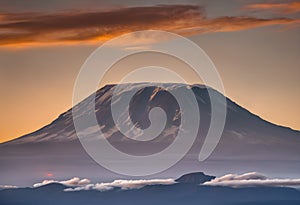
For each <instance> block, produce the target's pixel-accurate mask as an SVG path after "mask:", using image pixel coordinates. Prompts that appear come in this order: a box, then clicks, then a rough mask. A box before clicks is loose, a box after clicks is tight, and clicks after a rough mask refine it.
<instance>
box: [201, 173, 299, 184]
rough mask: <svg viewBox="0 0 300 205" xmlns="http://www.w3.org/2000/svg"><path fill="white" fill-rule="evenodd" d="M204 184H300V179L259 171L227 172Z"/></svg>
mask: <svg viewBox="0 0 300 205" xmlns="http://www.w3.org/2000/svg"><path fill="white" fill-rule="evenodd" d="M204 185H211V186H230V187H254V186H300V179H271V178H267V177H266V176H264V175H262V174H259V173H257V172H250V173H246V174H242V175H237V174H227V175H225V176H222V177H218V178H215V179H213V180H211V181H209V182H205V183H204Z"/></svg>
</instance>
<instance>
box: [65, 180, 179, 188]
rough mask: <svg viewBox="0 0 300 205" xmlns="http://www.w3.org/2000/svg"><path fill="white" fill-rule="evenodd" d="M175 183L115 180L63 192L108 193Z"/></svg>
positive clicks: (171, 181)
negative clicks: (116, 189) (86, 191)
mask: <svg viewBox="0 0 300 205" xmlns="http://www.w3.org/2000/svg"><path fill="white" fill-rule="evenodd" d="M174 183H176V182H175V180H174V179H150V180H145V179H140V180H115V181H113V182H109V183H96V184H88V185H85V186H80V187H75V188H67V189H65V191H80V190H98V191H108V190H111V189H114V188H121V189H122V190H127V189H139V188H142V187H144V186H147V185H159V184H164V185H168V184H174Z"/></svg>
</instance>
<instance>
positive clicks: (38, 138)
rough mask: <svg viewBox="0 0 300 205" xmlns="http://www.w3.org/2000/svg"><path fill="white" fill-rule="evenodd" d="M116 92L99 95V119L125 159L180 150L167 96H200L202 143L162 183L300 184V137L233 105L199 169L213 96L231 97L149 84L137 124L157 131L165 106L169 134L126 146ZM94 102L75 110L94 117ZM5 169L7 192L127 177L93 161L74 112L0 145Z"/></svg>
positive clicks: (138, 101) (138, 100) (135, 111)
mask: <svg viewBox="0 0 300 205" xmlns="http://www.w3.org/2000/svg"><path fill="white" fill-rule="evenodd" d="M140 85H141V84H123V85H122V86H123V87H124V89H123V91H122V92H121V93H119V94H118V95H117V96H116V100H122V97H123V94H124V93H126V92H127V91H130V90H133V89H136V87H137V86H140ZM115 87H116V85H106V86H104V87H102V88H101V89H99V90H98V91H97V92H96V95H95V114H96V117H97V121H98V123H99V127H100V128H101V130H102V132H103V133H104V134H105V137H106V138H107V140H108V141H109V142H110V143H111V144H112V145H113V146H114V147H116V148H118V149H119V150H120V151H123V152H126V153H129V154H134V155H149V154H153V153H157V152H159V151H161V150H163V149H164V148H166V147H168V146H169V145H170V144H171V143H172V142H173V140H174V137H175V136H176V133H177V132H178V129H179V127H178V126H179V125H180V116H179V115H178V110H180V109H179V105H178V103H177V102H176V100H175V99H174V97H173V96H172V95H171V94H170V93H169V92H168V91H170V90H173V91H176V90H177V89H187V90H191V91H192V92H193V93H194V94H195V96H196V100H197V102H198V106H199V110H200V120H201V121H200V126H199V132H198V136H197V139H196V141H195V143H194V145H193V146H192V148H191V149H190V150H189V152H188V154H187V155H186V156H185V157H184V158H183V159H182V160H181V161H180V162H179V163H178V164H176V165H174V166H173V167H171V168H170V169H168V170H166V171H165V172H162V173H159V174H157V176H158V177H169V176H176V175H177V176H178V175H181V174H182V173H187V172H193V171H198V170H203V171H205V172H209V173H212V174H214V175H221V174H224V173H228V172H229V173H241V172H249V171H258V172H263V173H266V174H268V175H270V176H286V175H289V176H291V177H296V176H297V177H299V176H300V174H299V171H298V170H300V149H299V147H300V132H299V131H295V130H292V129H290V128H286V127H282V126H278V125H275V124H272V123H270V122H267V121H265V120H263V119H261V118H260V117H258V116H256V115H254V114H253V113H251V112H249V111H248V110H246V109H244V108H242V107H241V106H239V105H238V104H236V103H235V102H233V101H231V100H230V99H228V98H226V102H227V105H226V106H227V117H226V124H225V128H224V131H223V134H222V137H221V140H220V142H219V144H218V145H217V147H216V149H215V150H214V152H213V153H212V155H211V156H210V157H209V158H208V159H207V160H205V161H204V162H199V161H198V154H199V152H200V149H201V147H202V144H203V141H204V139H205V136H206V133H207V130H208V127H209V125H210V120H211V105H210V98H209V95H208V89H210V90H211V91H212V92H214V93H215V94H216V95H217V96H219V97H220V98H222V97H224V96H222V95H221V94H220V93H218V92H217V91H215V90H213V89H212V88H206V87H205V86H202V85H185V84H165V88H166V89H159V88H157V87H155V86H153V85H152V86H149V84H145V87H144V88H142V89H140V90H139V91H138V92H137V93H136V94H135V95H134V96H133V98H132V99H131V101H130V107H129V112H130V116H131V120H132V121H133V123H134V124H135V125H136V126H137V127H140V128H143V129H144V128H147V127H148V126H149V123H150V121H149V118H148V116H149V110H150V108H153V107H157V106H158V107H160V108H162V109H163V110H165V111H166V116H167V122H166V127H165V130H164V131H163V132H162V134H161V135H159V137H157V138H155V139H153V140H150V141H149V142H141V141H140V142H137V141H135V140H132V139H129V138H126V137H125V138H124V136H123V135H122V134H121V133H120V132H119V131H118V129H117V127H116V125H115V124H114V121H113V117H112V114H111V109H110V108H111V100H112V95H113V91H114V89H115ZM245 95H246V94H245ZM249 98H251V96H249ZM57 100H59V99H57ZM187 100H189V99H187ZM89 102H90V97H88V98H87V99H85V100H84V101H82V102H81V103H79V104H78V105H76V106H75V108H74V109H79V110H80V109H82V111H83V112H87V111H90V109H88V110H87V111H86V110H85V108H86V107H89V108H90V107H91V106H90V104H89ZM45 109H46V108H45ZM91 113H92V112H91ZM91 113H88V114H91ZM28 120H30V116H29V119H28ZM129 120H130V119H129ZM95 126H97V125H95ZM86 133H87V135H88V136H91V137H97V136H95V132H94V127H93V126H91V127H90V128H88V129H86ZM162 163H163V159H162ZM0 164H1V166H0V184H14V185H31V184H32V183H33V182H36V181H40V180H41V179H44V178H47V177H48V173H51V175H53V176H54V177H56V178H69V177H70V176H78V177H86V176H88V177H89V178H90V179H92V180H93V179H94V180H98V181H99V180H101V181H105V180H110V179H115V178H124V177H125V176H120V175H117V174H114V173H111V172H110V171H108V170H106V169H104V168H102V167H101V166H99V165H98V164H97V163H96V162H94V161H93V160H92V159H91V158H90V156H89V155H87V153H86V152H85V150H84V149H83V147H82V145H81V144H80V142H79V140H78V138H77V135H76V132H75V129H74V124H73V118H72V110H71V109H70V110H68V111H66V112H64V113H62V114H61V115H60V116H59V117H58V118H57V119H56V120H54V121H53V122H52V123H50V124H49V125H47V126H45V127H43V128H41V129H39V130H37V131H35V132H33V133H30V134H28V135H25V136H22V137H20V138H17V139H15V140H12V141H9V142H5V143H2V144H0ZM151 177H153V176H151Z"/></svg>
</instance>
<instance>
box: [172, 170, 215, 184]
mask: <svg viewBox="0 0 300 205" xmlns="http://www.w3.org/2000/svg"><path fill="white" fill-rule="evenodd" d="M215 178H216V177H215V176H209V175H206V174H204V173H203V172H195V173H190V174H185V175H183V176H181V177H179V178H178V179H176V180H175V181H176V182H179V183H186V184H203V183H204V182H207V181H210V180H212V179H215Z"/></svg>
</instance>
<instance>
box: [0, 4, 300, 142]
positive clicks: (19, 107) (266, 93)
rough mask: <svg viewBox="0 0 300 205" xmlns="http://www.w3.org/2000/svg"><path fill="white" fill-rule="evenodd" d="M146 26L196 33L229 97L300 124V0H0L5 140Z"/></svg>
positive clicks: (276, 119) (53, 113) (59, 101)
mask: <svg viewBox="0 0 300 205" xmlns="http://www.w3.org/2000/svg"><path fill="white" fill-rule="evenodd" d="M146 29H157V30H165V31H170V32H174V33H177V34H180V35H183V36H185V37H187V38H189V39H190V40H192V41H193V42H195V43H196V44H198V45H199V46H200V47H201V48H202V49H203V50H204V51H205V52H206V53H207V54H208V55H209V57H210V58H211V59H212V60H213V62H214V63H215V65H216V68H217V69H218V71H219V73H220V75H221V78H222V80H223V84H224V88H225V92H226V95H227V96H228V97H229V98H230V99H231V100H233V101H235V102H237V103H238V104H239V105H241V106H243V107H244V108H246V109H248V110H250V111H251V112H253V113H254V114H257V115H259V116H260V117H262V118H263V119H266V120H268V121H270V122H273V123H275V124H279V125H283V126H287V127H291V128H293V129H297V130H300V107H299V104H300V92H299V88H300V60H299V57H300V46H299V45H300V35H299V34H300V1H295V0H290V1H287V0H281V1H279V0H271V1H259V0H254V1H253V0H251V1H249V0H228V1H216V0H211V1H208V0H207V1H179V0H178V1H153V0H150V1H133V0H132V1H130V0H124V1H116V0H115V1H114V0H113V1H94V0H88V1H79V0H72V1H70V0H64V1H58V0H53V1H46V0H41V1H34V0H24V1H17V0H1V1H0V62H1V63H0V86H1V87H0V95H1V101H0V111H1V112H0V114H1V115H0V124H1V126H0V142H4V141H7V140H10V139H13V138H17V137H19V136H21V135H24V134H27V133H30V132H32V131H35V130H37V129H39V128H41V127H42V126H45V125H47V124H48V123H50V122H51V121H53V120H54V119H55V118H56V117H58V115H59V114H61V113H62V112H64V111H66V110H67V109H69V108H71V106H72V92H73V86H74V83H75V79H76V76H77V75H78V72H79V70H80V68H81V66H82V64H83V63H84V62H85V60H86V59H87V57H88V56H89V55H90V54H91V53H92V52H93V51H94V50H95V49H96V48H97V47H98V46H100V45H101V44H103V43H104V42H105V41H107V40H110V39H112V38H114V37H117V36H119V35H121V34H124V33H128V32H133V31H139V30H146ZM165 75H166V74H165ZM161 76H164V74H162V75H161ZM166 79H167V75H166ZM107 83H115V81H114V79H113V77H112V78H111V79H108V80H107Z"/></svg>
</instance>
